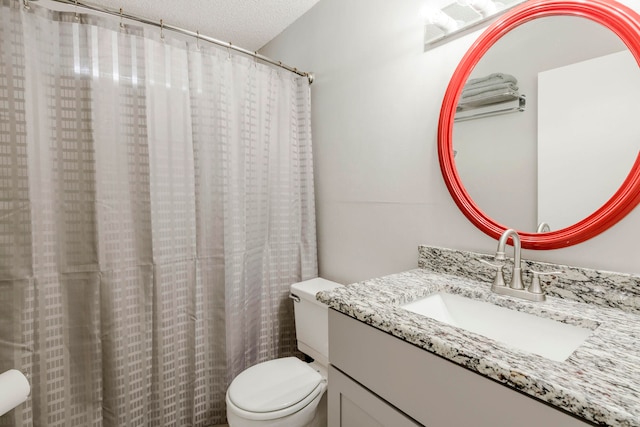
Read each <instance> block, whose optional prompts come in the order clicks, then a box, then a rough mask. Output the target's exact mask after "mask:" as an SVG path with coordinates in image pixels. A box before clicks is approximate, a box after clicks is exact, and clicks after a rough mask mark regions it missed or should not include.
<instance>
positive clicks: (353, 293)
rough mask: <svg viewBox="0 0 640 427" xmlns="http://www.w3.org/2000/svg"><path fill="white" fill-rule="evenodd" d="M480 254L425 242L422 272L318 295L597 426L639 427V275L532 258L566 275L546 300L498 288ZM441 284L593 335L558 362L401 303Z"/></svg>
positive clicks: (543, 267) (539, 266)
mask: <svg viewBox="0 0 640 427" xmlns="http://www.w3.org/2000/svg"><path fill="white" fill-rule="evenodd" d="M478 258H483V259H487V260H489V259H491V258H492V257H491V256H488V255H481V254H475V253H470V252H462V251H452V250H448V249H441V248H431V247H427V246H422V247H421V248H420V266H421V267H422V268H420V269H416V270H411V271H407V272H404V273H399V274H394V275H390V276H386V277H382V278H377V279H373V280H368V281H365V282H361V283H356V284H353V285H349V286H345V287H341V288H337V289H335V290H333V291H330V292H321V293H318V295H317V298H318V299H319V300H320V301H322V302H324V303H326V304H328V305H329V306H330V307H331V308H334V309H336V310H338V311H340V312H342V313H344V314H347V315H349V316H351V317H353V318H356V319H358V320H360V321H362V322H365V323H367V324H369V325H371V326H374V327H376V328H378V329H380V330H383V331H386V332H388V333H390V334H392V335H394V336H396V337H398V338H400V339H403V340H405V341H407V342H410V343H412V344H414V345H417V346H419V347H422V348H424V349H425V350H428V351H430V352H432V353H435V354H438V355H440V356H442V357H445V358H447V359H449V360H451V361H452V362H455V363H457V364H459V365H462V366H464V367H467V368H469V369H471V370H473V371H476V372H478V373H479V374H482V375H484V376H487V377H489V378H492V379H494V380H497V381H499V382H501V383H504V384H505V385H507V386H510V387H512V388H515V389H518V390H520V391H522V392H524V393H527V394H529V395H531V396H534V397H536V398H538V399H540V400H542V401H545V402H548V403H550V404H552V405H554V406H556V407H559V408H561V409H564V410H566V411H568V412H570V413H573V414H575V415H577V416H579V417H581V418H584V419H586V420H588V421H590V422H593V423H595V424H601V425H610V426H636V427H640V316H639V315H638V305H637V303H638V301H639V300H638V293H639V292H638V278H637V277H634V276H629V275H619V274H616V273H605V272H597V271H595V270H584V269H574V268H573V267H566V266H553V265H551V264H542V263H530V264H529V263H528V265H530V266H531V265H532V266H533V267H534V268H535V269H538V270H540V271H554V270H556V269H562V270H563V271H564V272H565V274H564V275H563V276H558V277H554V278H553V279H552V280H553V282H554V284H552V285H548V286H547V290H548V295H550V296H549V297H548V298H547V301H545V302H543V303H534V302H528V301H524V300H520V299H516V298H512V297H508V296H502V295H496V294H494V293H492V292H491V291H490V286H491V282H492V280H493V274H494V269H492V268H491V267H488V266H485V265H484V264H482V263H480V262H479V261H477V259H478ZM476 262H477V263H478V265H475V263H476ZM485 267H486V268H485ZM527 268H528V267H527ZM506 270H509V269H508V268H507V269H505V271H506ZM476 273H477V275H476ZM560 277H563V279H562V281H561V282H560V280H559V278H560ZM525 283H528V279H525ZM439 290H444V291H446V292H449V293H454V294H460V295H463V296H466V297H470V298H474V299H480V300H484V301H489V302H492V303H494V304H497V305H500V306H504V307H509V308H512V309H516V310H519V311H523V312H528V313H532V314H536V315H538V316H542V317H547V318H551V319H555V320H559V321H563V322H566V323H570V324H575V325H580V326H584V327H587V328H589V329H594V331H593V333H592V334H591V336H590V337H589V338H588V339H587V340H586V341H585V343H583V344H582V345H581V346H580V347H579V348H578V349H577V350H576V351H575V352H574V353H573V354H572V355H571V356H570V357H569V358H568V359H567V360H565V361H563V362H555V361H552V360H549V359H546V358H544V357H542V356H538V355H535V354H532V353H527V352H523V351H521V350H518V349H515V348H512V347H509V346H507V345H504V344H501V343H499V342H496V341H494V340H491V339H489V338H485V337H483V336H481V335H477V334H474V333H471V332H467V331H465V330H463V329H459V328H456V327H453V326H449V325H447V324H444V323H440V322H437V321H435V320H432V319H429V318H427V317H424V316H421V315H419V314H416V313H412V312H409V311H407V310H404V309H403V308H401V307H399V306H400V305H402V304H405V303H408V302H412V301H414V300H417V299H420V298H421V297H424V296H427V295H429V294H431V293H433V292H436V291H439ZM585 301H586V302H585ZM587 302H588V303H587Z"/></svg>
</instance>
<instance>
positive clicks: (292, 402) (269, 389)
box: [227, 357, 327, 421]
mask: <svg viewBox="0 0 640 427" xmlns="http://www.w3.org/2000/svg"><path fill="white" fill-rule="evenodd" d="M326 387H327V381H326V378H323V377H322V375H320V373H318V372H317V371H316V370H314V369H313V368H311V367H310V366H309V365H308V364H306V363H304V362H302V361H301V360H300V359H298V358H295V357H286V358H281V359H275V360H270V361H268V362H263V363H259V364H257V365H254V366H252V367H250V368H249V369H247V370H245V371H243V372H242V373H240V374H239V375H238V376H237V377H236V378H235V379H234V380H233V381H232V382H231V385H230V386H229V389H228V390H227V405H229V406H230V407H231V408H230V409H231V410H232V411H233V412H235V413H236V414H238V415H239V416H241V417H242V418H245V419H249V420H256V421H257V420H272V419H276V418H282V417H285V416H287V415H291V414H294V413H296V412H298V411H300V410H301V409H302V408H304V407H306V406H307V405H308V404H309V403H310V402H312V401H313V400H314V399H316V398H317V397H318V395H321V394H322V393H324V391H325V389H326Z"/></svg>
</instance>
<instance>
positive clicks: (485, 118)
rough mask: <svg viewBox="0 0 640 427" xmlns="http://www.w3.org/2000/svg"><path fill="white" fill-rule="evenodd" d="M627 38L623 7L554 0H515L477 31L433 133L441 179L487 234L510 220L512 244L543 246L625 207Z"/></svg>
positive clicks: (630, 189) (635, 183)
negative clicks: (516, 238)
mask: <svg viewBox="0 0 640 427" xmlns="http://www.w3.org/2000/svg"><path fill="white" fill-rule="evenodd" d="M549 35H553V36H549ZM639 36H640V26H639V24H638V15H637V14H636V13H635V12H633V11H632V10H630V9H629V8H627V7H625V6H623V5H620V4H616V3H612V2H606V3H605V2H600V1H586V2H585V1H581V2H572V1H555V0H550V1H537V2H527V3H525V4H523V5H521V6H520V7H518V8H516V9H513V10H512V11H510V12H509V13H507V14H505V15H504V16H502V17H501V18H500V19H499V20H498V21H497V22H495V23H494V24H492V25H491V26H490V27H489V28H488V29H487V30H486V31H485V32H484V33H483V34H482V35H481V36H480V38H479V39H478V40H477V41H476V43H475V44H474V45H473V46H472V47H471V48H470V50H469V51H468V52H467V54H466V55H465V57H464V58H463V59H462V61H461V63H460V65H459V66H458V68H457V69H456V71H455V73H454V75H453V77H452V79H451V82H450V84H449V87H448V89H447V92H446V94H445V99H444V101H443V107H442V111H441V115H440V123H439V130H438V151H439V157H440V164H441V169H442V173H443V176H444V179H445V182H446V184H447V187H448V188H449V191H450V193H451V195H452V196H453V198H454V200H455V201H456V203H457V205H458V206H459V207H460V209H461V210H462V212H463V213H464V214H465V215H466V216H467V217H468V218H469V219H470V220H471V221H472V222H473V223H474V224H475V225H476V226H478V227H479V228H480V229H481V230H483V231H484V232H485V233H487V234H488V235H490V236H492V237H494V238H497V237H499V236H500V234H502V232H503V231H504V230H505V229H506V228H516V229H517V230H518V232H519V233H520V234H521V237H522V245H523V247H525V248H530V249H554V248H560V247H565V246H569V245H573V244H576V243H579V242H581V241H584V240H586V239H589V238H591V237H593V236H595V235H597V234H598V233H600V232H602V231H604V230H605V229H607V228H609V227H611V226H612V225H613V224H615V223H616V222H617V221H619V220H620V219H621V218H622V217H624V215H626V214H627V213H628V212H629V211H631V210H632V209H633V208H634V207H635V206H636V204H637V203H638V201H639V200H640V155H639V153H638V147H639V143H638V139H640V121H638V120H637V119H636V118H635V117H634V111H636V109H635V107H634V100H635V99H636V96H637V94H640V69H639V68H638V63H639V58H640V42H639V41H638V40H640V39H639V38H638V37H639ZM613 70H615V74H614V75H612V71H613ZM498 77H500V79H497V78H498ZM489 81H490V82H493V83H492V84H493V86H491V85H489V84H487V82H489ZM496 88H497V89H496ZM498 95H499V96H498ZM523 110H524V111H523ZM542 224H547V228H545V230H550V231H548V232H543V233H539V232H537V230H538V229H539V226H540V225H542Z"/></svg>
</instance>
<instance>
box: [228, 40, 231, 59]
mask: <svg viewBox="0 0 640 427" xmlns="http://www.w3.org/2000/svg"><path fill="white" fill-rule="evenodd" d="M231 46H232V44H231V42H229V47H227V53H228V54H229V56H228V57H227V61H231Z"/></svg>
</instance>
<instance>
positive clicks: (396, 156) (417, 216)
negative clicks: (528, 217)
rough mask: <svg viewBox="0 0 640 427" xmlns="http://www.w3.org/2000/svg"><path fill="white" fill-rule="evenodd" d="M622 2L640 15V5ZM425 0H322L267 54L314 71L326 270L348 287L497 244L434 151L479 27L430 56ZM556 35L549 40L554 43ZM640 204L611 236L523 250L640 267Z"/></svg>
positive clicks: (534, 255) (618, 267)
mask: <svg viewBox="0 0 640 427" xmlns="http://www.w3.org/2000/svg"><path fill="white" fill-rule="evenodd" d="M625 3H627V4H630V5H632V6H635V7H636V9H637V10H640V0H627V1H625ZM421 6H422V1H419V0H320V2H319V3H318V4H317V5H316V6H315V7H314V8H313V9H311V10H310V11H309V12H308V13H307V14H305V15H304V16H302V17H301V18H300V19H299V20H298V21H296V22H295V23H294V24H293V25H292V26H290V27H289V28H288V29H287V30H285V31H284V32H283V33H282V34H281V35H279V36H278V37H277V38H276V39H275V40H273V41H272V42H271V43H269V44H268V45H267V46H266V47H265V48H264V49H262V50H261V52H262V53H264V54H265V55H267V56H270V57H272V58H277V59H278V60H282V61H283V62H285V63H288V64H292V65H295V66H296V67H298V68H300V69H303V70H309V71H313V72H314V73H315V75H316V81H315V82H314V83H313V85H312V86H311V87H312V123H313V138H314V141H313V145H314V156H315V176H316V207H317V223H318V249H319V262H320V274H321V275H322V276H323V277H325V278H327V279H331V280H336V281H339V282H343V283H350V282H354V281H359V280H363V279H367V278H371V277H376V276H380V275H384V274H389V273H394V272H399V271H403V270H406V269H410V268H415V267H416V266H417V262H416V259H417V246H418V245H419V244H429V245H436V246H443V247H449V248H455V249H464V250H473V251H479V252H485V253H492V252H493V251H495V246H496V241H495V240H493V239H491V238H489V237H488V236H486V235H485V234H483V233H482V232H481V231H479V230H478V229H476V228H475V227H474V226H473V225H472V224H471V223H470V222H469V221H468V220H467V219H466V218H465V217H464V216H463V215H462V213H461V212H460V211H459V210H458V208H457V207H456V205H455V204H454V202H453V201H452V199H451V197H450V196H449V193H448V191H447V189H446V187H445V185H444V182H443V179H442V176H441V174H440V168H439V164H438V156H437V149H436V143H437V141H436V131H437V125H438V115H439V111H440V104H441V102H442V97H443V95H444V92H445V89H446V86H447V84H448V82H449V79H450V77H451V75H452V73H453V71H454V69H455V67H456V66H457V63H458V61H459V60H460V59H461V57H462V55H463V54H464V53H465V51H466V50H467V49H468V48H469V46H470V45H471V43H472V42H473V41H474V40H475V38H476V37H477V36H478V35H479V34H480V32H479V31H478V32H475V33H473V34H470V35H468V36H465V37H463V38H460V39H457V40H454V41H452V42H450V43H447V44H445V45H444V46H441V47H438V48H436V49H433V50H431V51H428V52H424V51H423V46H422V40H423V23H422V22H421V18H420V14H419V10H420V8H421ZM552 40H553V38H550V42H552ZM639 231H640V209H636V210H634V211H633V212H632V213H631V214H630V215H628V216H627V217H626V218H625V219H623V220H622V221H621V222H620V223H619V224H617V225H616V226H614V227H613V228H612V229H610V230H608V231H607V232H606V233H604V234H602V235H600V236H598V237H596V238H594V239H592V240H590V241H588V242H585V243H582V244H580V245H576V246H573V247H570V248H566V249H560V250H554V251H524V255H523V256H525V257H528V258H531V259H536V260H540V261H553V262H558V263H566V264H571V265H578V266H585V267H592V268H600V269H607V270H615V271H623V272H640V245H638V244H636V243H635V241H636V239H637V237H636V235H638V237H640V232H639Z"/></svg>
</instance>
